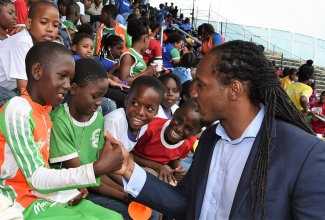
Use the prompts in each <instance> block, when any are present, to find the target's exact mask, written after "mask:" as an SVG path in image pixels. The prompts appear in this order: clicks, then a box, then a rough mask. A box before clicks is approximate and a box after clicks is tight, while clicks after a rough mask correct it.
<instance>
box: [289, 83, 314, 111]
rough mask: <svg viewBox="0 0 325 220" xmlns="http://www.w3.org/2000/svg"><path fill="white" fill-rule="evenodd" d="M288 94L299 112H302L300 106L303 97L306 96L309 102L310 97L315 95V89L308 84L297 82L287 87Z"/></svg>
mask: <svg viewBox="0 0 325 220" xmlns="http://www.w3.org/2000/svg"><path fill="white" fill-rule="evenodd" d="M286 92H287V94H288V96H289V97H290V99H291V101H292V102H293V103H294V104H295V106H296V107H297V108H298V110H299V111H301V110H303V107H302V106H301V104H300V98H301V96H306V97H307V100H309V97H310V96H311V94H312V93H313V89H312V88H311V87H310V86H308V85H306V84H303V83H299V82H297V83H291V84H289V85H287V88H286Z"/></svg>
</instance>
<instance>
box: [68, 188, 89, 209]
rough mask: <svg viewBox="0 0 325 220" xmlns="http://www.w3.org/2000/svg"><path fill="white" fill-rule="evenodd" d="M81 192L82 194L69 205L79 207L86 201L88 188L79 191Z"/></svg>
mask: <svg viewBox="0 0 325 220" xmlns="http://www.w3.org/2000/svg"><path fill="white" fill-rule="evenodd" d="M78 190H79V191H80V194H79V195H77V196H76V197H74V198H73V199H71V200H70V201H69V205H71V206H76V205H78V204H79V203H80V202H81V201H82V200H83V199H85V198H86V197H87V196H88V190H87V188H82V189H78Z"/></svg>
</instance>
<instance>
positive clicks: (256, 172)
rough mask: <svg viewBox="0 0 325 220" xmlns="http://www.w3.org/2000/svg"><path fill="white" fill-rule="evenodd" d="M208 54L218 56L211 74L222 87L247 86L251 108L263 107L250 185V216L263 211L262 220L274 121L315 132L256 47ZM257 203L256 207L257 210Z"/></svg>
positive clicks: (239, 45) (232, 45) (236, 45)
mask: <svg viewBox="0 0 325 220" xmlns="http://www.w3.org/2000/svg"><path fill="white" fill-rule="evenodd" d="M209 53H210V54H211V53H213V54H218V55H217V56H216V58H217V59H218V61H219V62H215V63H214V64H213V66H212V72H213V74H217V73H218V75H217V77H218V78H219V79H220V82H221V84H223V85H227V84H229V83H231V82H232V81H233V80H238V81H240V82H242V83H243V84H244V85H246V86H247V89H248V96H249V100H250V102H251V103H252V104H253V105H255V106H258V105H259V104H260V103H262V104H263V105H264V106H265V116H264V119H263V122H262V125H261V130H262V134H261V141H260V143H259V145H258V151H257V155H256V157H255V160H254V165H253V171H252V176H251V182H250V191H251V214H252V215H253V216H255V214H258V213H259V212H261V211H262V217H263V219H264V218H265V199H266V188H267V177H268V169H269V146H270V142H271V134H272V126H273V122H274V118H275V117H276V118H279V119H282V120H284V121H287V122H289V123H291V124H293V125H296V126H297V127H299V128H301V129H303V130H304V131H306V132H308V133H310V134H314V132H313V131H312V129H311V127H310V126H309V124H308V123H307V121H306V120H305V118H304V117H303V115H302V114H301V112H299V110H298V109H297V108H296V107H295V106H294V104H293V103H292V102H291V100H290V98H289V97H288V96H287V94H286V92H285V91H284V90H283V89H282V88H281V85H280V82H279V79H278V78H277V75H276V72H275V68H274V66H273V65H272V63H271V62H270V61H269V60H268V59H267V58H266V57H265V56H264V53H263V51H261V50H260V48H259V47H258V46H257V45H256V44H254V43H252V42H245V41H240V40H236V41H231V42H228V43H225V44H223V45H219V46H218V47H214V48H213V49H212V50H211V51H210V52H209ZM258 203H259V207H256V206H257V205H256V204H258Z"/></svg>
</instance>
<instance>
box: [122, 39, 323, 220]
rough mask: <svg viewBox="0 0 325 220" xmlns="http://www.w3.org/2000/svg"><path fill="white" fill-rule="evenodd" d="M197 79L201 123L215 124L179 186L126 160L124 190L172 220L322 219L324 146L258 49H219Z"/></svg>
mask: <svg viewBox="0 0 325 220" xmlns="http://www.w3.org/2000/svg"><path fill="white" fill-rule="evenodd" d="M195 79H196V82H195V88H194V89H193V91H192V96H193V98H194V99H195V102H196V103H197V107H198V109H197V111H198V112H199V113H200V114H201V118H202V121H203V122H206V123H207V124H211V123H212V122H214V121H216V120H219V121H220V123H219V124H217V125H213V126H210V127H209V128H207V129H206V131H204V133H203V134H202V136H201V138H200V142H199V146H198V147H197V150H196V152H195V156H194V160H193V163H192V165H191V168H190V169H189V171H188V173H187V174H186V175H185V177H184V178H183V179H182V180H181V181H180V182H179V183H178V185H177V186H176V187H172V186H170V185H168V184H166V183H163V182H162V181H160V180H159V179H157V178H155V177H153V176H152V175H150V174H148V173H145V172H144V171H143V170H142V169H141V168H139V166H138V165H135V163H134V162H133V160H132V158H130V157H128V156H127V155H126V154H125V161H126V162H125V164H124V165H125V166H124V167H126V171H125V172H124V171H123V173H124V174H123V177H124V187H125V189H126V191H127V192H128V193H129V194H131V195H132V196H133V197H134V200H135V201H138V202H141V203H143V204H145V205H148V206H150V207H152V208H154V209H155V210H157V211H160V212H161V213H163V214H164V215H166V216H170V217H172V218H175V219H187V220H188V219H252V218H256V219H322V218H324V216H325V206H324V204H325V175H324V171H325V142H324V141H323V140H320V139H318V138H316V137H315V136H314V133H313V131H312V130H311V128H310V126H309V125H308V123H307V122H306V120H305V118H304V117H303V115H302V114H301V112H299V111H298V110H297V109H296V107H295V106H294V105H293V104H292V102H290V100H289V97H288V96H287V94H286V93H285V91H284V90H283V89H282V88H281V85H280V82H279V80H278V78H277V75H276V73H275V69H274V67H273V66H272V63H271V62H270V61H269V60H268V59H267V58H266V57H265V56H264V54H263V52H262V51H261V50H260V48H259V47H258V46H257V45H255V44H254V43H251V42H244V41H231V42H228V43H225V44H223V45H220V46H217V47H215V48H213V49H212V50H211V51H210V52H209V53H208V54H207V55H205V56H204V57H203V59H202V60H201V61H200V63H199V64H198V67H197V72H196V76H195ZM121 172H122V171H121Z"/></svg>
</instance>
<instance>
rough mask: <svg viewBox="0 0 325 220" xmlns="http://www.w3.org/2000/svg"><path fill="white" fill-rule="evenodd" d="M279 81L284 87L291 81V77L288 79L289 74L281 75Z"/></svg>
mask: <svg viewBox="0 0 325 220" xmlns="http://www.w3.org/2000/svg"><path fill="white" fill-rule="evenodd" d="M280 82H281V87H282V88H283V89H286V88H287V86H288V85H289V84H291V83H292V81H291V79H289V76H286V77H283V78H282V79H280Z"/></svg>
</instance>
